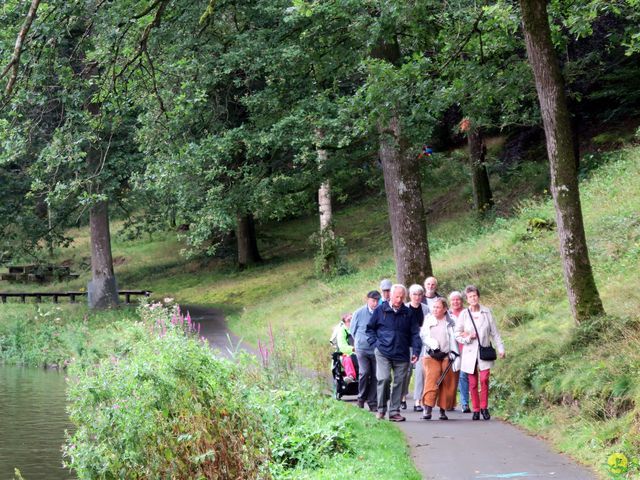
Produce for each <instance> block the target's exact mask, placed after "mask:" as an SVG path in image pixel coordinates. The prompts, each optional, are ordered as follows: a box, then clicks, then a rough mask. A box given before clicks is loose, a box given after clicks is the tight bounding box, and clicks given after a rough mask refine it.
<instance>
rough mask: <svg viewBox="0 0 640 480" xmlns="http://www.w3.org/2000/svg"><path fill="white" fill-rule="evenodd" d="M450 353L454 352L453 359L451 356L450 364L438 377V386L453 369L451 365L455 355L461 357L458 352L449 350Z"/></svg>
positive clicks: (437, 386)
mask: <svg viewBox="0 0 640 480" xmlns="http://www.w3.org/2000/svg"><path fill="white" fill-rule="evenodd" d="M449 353H453V355H454V358H453V360H451V359H450V358H449V365H447V368H445V369H444V372H442V375H440V378H439V379H438V381H437V382H436V388H439V387H440V384H441V383H442V381H443V380H444V377H446V376H447V373H449V370H451V366H452V365H453V362H455V360H456V359H455V357H459V356H460V355H459V354H457V353H456V352H449Z"/></svg>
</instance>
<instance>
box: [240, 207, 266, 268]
mask: <svg viewBox="0 0 640 480" xmlns="http://www.w3.org/2000/svg"><path fill="white" fill-rule="evenodd" d="M237 223H238V228H237V231H236V238H237V239H238V265H239V266H240V268H244V267H247V266H249V265H254V264H256V263H259V262H261V261H262V258H261V257H260V252H258V239H257V237H256V226H255V222H254V219H253V215H252V214H250V213H249V214H247V215H238V218H237Z"/></svg>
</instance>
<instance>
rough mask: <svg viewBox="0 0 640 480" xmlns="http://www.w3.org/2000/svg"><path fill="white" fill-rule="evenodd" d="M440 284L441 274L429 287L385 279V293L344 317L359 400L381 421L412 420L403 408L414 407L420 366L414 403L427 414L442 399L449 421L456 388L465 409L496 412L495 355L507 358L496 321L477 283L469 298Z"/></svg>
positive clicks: (340, 338)
mask: <svg viewBox="0 0 640 480" xmlns="http://www.w3.org/2000/svg"><path fill="white" fill-rule="evenodd" d="M437 287H438V282H437V280H436V278H434V277H428V278H427V279H426V280H425V281H424V288H423V286H422V285H418V284H415V285H411V286H410V287H409V289H408V290H407V288H406V287H405V286H404V285H401V284H392V283H391V281H390V280H387V279H385V280H383V281H382V282H381V283H380V292H381V293H380V292H378V291H377V290H372V291H370V292H369V293H368V294H367V296H366V303H365V305H363V306H362V307H361V308H359V309H358V310H356V311H355V312H354V313H353V315H345V316H343V319H342V322H341V328H342V333H338V334H337V335H336V336H337V346H338V348H339V349H340V351H341V352H343V354H345V355H344V357H343V358H345V360H346V361H347V363H349V362H351V359H353V360H354V362H353V363H355V364H357V367H358V370H359V373H358V382H359V383H358V406H359V407H360V408H364V406H365V405H368V407H369V409H370V410H371V411H375V412H376V416H377V418H378V419H380V420H382V419H384V418H385V417H386V416H387V414H388V418H389V420H390V421H393V422H402V421H404V420H405V417H404V416H402V414H401V413H400V412H401V410H404V409H407V402H406V398H407V395H408V392H409V385H410V380H411V375H412V372H413V371H415V379H414V395H413V397H414V399H415V404H414V406H413V409H414V411H416V412H422V418H423V419H425V420H430V419H431V418H432V415H433V410H434V408H435V407H436V405H437V406H438V407H439V418H440V419H441V420H447V419H448V417H447V413H446V412H447V411H448V410H452V409H454V408H455V405H456V396H457V395H456V393H457V392H456V390H459V391H460V408H461V410H462V412H464V413H472V419H473V420H479V419H480V416H482V418H483V419H484V420H489V419H490V418H491V415H490V413H489V375H490V372H491V368H492V367H493V365H494V361H495V359H496V358H497V357H499V358H504V356H505V350H504V344H503V342H502V339H501V337H500V332H499V331H498V328H497V326H496V322H495V320H494V318H493V316H492V315H491V311H490V310H489V309H488V308H487V307H485V306H484V305H481V304H480V291H479V290H478V288H477V287H475V286H474V285H469V286H467V287H466V288H465V290H464V296H463V294H462V293H460V292H457V291H454V292H451V293H450V294H449V296H448V302H447V298H445V297H443V296H442V295H440V294H439V293H438V291H437ZM464 299H466V302H467V307H466V308H465V307H464ZM407 300H408V301H407ZM349 335H350V336H351V337H352V339H353V342H352V343H353V345H350V342H348V341H347V339H348V336H349ZM493 343H495V346H496V348H497V352H496V351H495V349H494V348H493V345H492V344H493ZM353 371H354V372H355V369H354V370H353ZM478 389H479V390H478ZM469 396H471V404H469ZM470 407H471V408H470Z"/></svg>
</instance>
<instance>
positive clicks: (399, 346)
mask: <svg viewBox="0 0 640 480" xmlns="http://www.w3.org/2000/svg"><path fill="white" fill-rule="evenodd" d="M406 296H407V289H406V288H405V287H404V285H400V284H396V285H393V286H392V287H391V298H390V299H389V302H384V303H382V304H381V305H379V306H378V307H377V308H376V309H375V310H374V312H373V315H372V316H371V320H370V321H369V323H368V324H367V330H366V332H367V340H368V342H369V345H371V347H373V348H374V349H375V350H374V352H375V356H376V377H378V413H377V414H376V417H377V418H378V419H379V420H382V419H383V418H384V417H385V415H386V413H387V402H388V401H389V399H391V401H390V404H389V420H391V421H392V422H403V421H404V420H405V418H404V417H403V416H402V415H400V400H401V397H402V383H403V380H404V378H405V377H406V375H407V372H408V371H409V368H410V367H411V363H415V362H416V360H417V356H416V355H411V353H410V350H409V347H412V348H413V351H414V352H420V350H421V348H422V341H421V340H420V327H418V323H417V322H416V320H415V316H414V315H413V314H412V313H411V311H410V310H409V308H408V307H407V306H406V305H405V304H404V301H405V297H406ZM392 372H393V373H392ZM392 376H393V385H391V380H392Z"/></svg>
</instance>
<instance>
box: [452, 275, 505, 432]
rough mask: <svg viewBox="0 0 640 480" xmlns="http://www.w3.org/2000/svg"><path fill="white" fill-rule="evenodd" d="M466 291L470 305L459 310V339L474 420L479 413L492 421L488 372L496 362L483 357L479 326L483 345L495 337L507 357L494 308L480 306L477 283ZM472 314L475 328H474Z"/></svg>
mask: <svg viewBox="0 0 640 480" xmlns="http://www.w3.org/2000/svg"><path fill="white" fill-rule="evenodd" d="M464 292H465V294H466V296H467V303H468V305H469V308H467V309H465V310H463V311H462V312H461V313H460V316H459V317H458V321H457V323H456V340H458V342H460V343H463V344H464V349H463V354H462V365H461V369H462V371H463V372H466V373H467V377H468V378H469V390H470V392H471V404H472V406H473V419H474V420H479V419H480V414H482V418H484V419H485V420H489V419H490V418H491V415H490V414H489V374H490V372H491V367H493V364H494V361H487V360H481V359H480V354H479V351H478V350H479V349H478V339H477V338H476V336H477V335H476V328H477V330H478V335H479V337H480V339H479V340H480V343H481V344H482V346H484V347H488V346H489V343H490V342H491V341H492V340H493V341H494V342H495V347H496V350H497V351H498V357H499V358H504V357H505V352H504V344H503V343H502V338H501V337H500V332H499V331H498V327H497V326H496V322H495V320H494V319H493V316H492V315H491V310H489V309H488V308H487V307H485V306H484V305H480V291H479V290H478V288H477V287H476V286H474V285H469V286H468V287H467V288H465V290H464ZM472 316H473V321H474V322H475V325H476V328H474V327H473V322H472V321H471V318H472ZM478 377H479V378H478ZM478 383H479V384H480V394H478Z"/></svg>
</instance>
